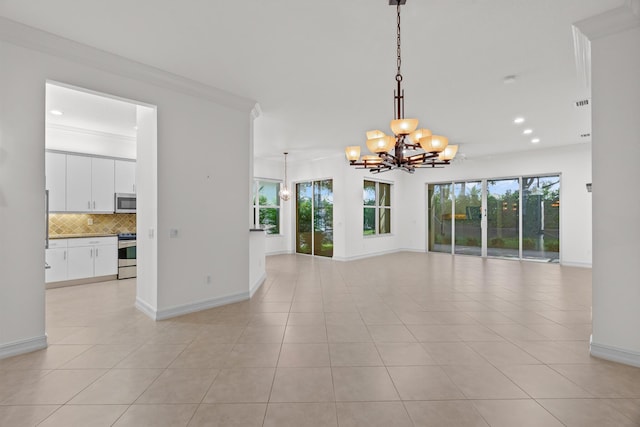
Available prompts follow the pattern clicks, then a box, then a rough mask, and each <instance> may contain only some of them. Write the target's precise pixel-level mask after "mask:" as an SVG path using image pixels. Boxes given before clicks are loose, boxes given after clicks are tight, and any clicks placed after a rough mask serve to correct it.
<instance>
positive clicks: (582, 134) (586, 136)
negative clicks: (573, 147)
mask: <svg viewBox="0 0 640 427" xmlns="http://www.w3.org/2000/svg"><path fill="white" fill-rule="evenodd" d="M590 136H591V134H590V133H581V134H580V138H589V137H590Z"/></svg>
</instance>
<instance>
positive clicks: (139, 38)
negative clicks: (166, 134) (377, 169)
mask: <svg viewBox="0 0 640 427" xmlns="http://www.w3.org/2000/svg"><path fill="white" fill-rule="evenodd" d="M622 3H623V0H456V1H451V0H408V1H407V4H406V6H403V7H402V59H403V61H402V74H403V75H404V81H403V83H404V88H405V98H406V101H405V108H406V116H407V117H415V118H418V119H419V120H420V125H421V127H427V128H430V129H431V130H432V131H434V133H438V134H442V135H446V136H449V138H450V141H451V142H453V143H459V144H460V152H461V153H462V154H463V155H465V156H466V157H467V158H469V157H480V156H483V155H492V154H497V153H502V152H509V151H524V150H531V149H544V148H549V147H554V146H559V145H567V144H576V143H584V142H588V141H589V140H590V139H589V138H581V137H580V134H583V133H589V132H590V113H589V108H586V109H578V108H576V107H575V101H577V100H579V99H584V98H588V97H589V96H590V89H589V88H588V87H587V86H586V84H585V82H584V81H583V80H581V79H580V78H579V77H578V76H579V73H578V72H577V69H576V63H575V59H574V47H573V43H574V42H573V37H572V28H571V24H572V23H574V22H577V21H579V20H582V19H584V18H587V17H590V16H593V15H595V14H598V13H601V12H603V11H606V10H609V9H612V8H614V7H617V6H619V5H621V4H622ZM0 14H1V15H3V16H5V17H7V18H9V19H12V20H15V21H18V22H22V23H24V24H27V25H30V26H33V27H36V28H40V29H43V30H45V31H49V32H51V33H54V34H57V35H60V36H63V37H66V38H69V39H72V40H75V41H78V42H82V43H85V44H88V45H91V46H94V47H97V48H99V49H102V50H105V51H108V52H112V53H115V54H118V55H121V56H124V57H127V58H130V59H133V60H136V61H139V62H142V63H145V64H148V65H151V66H154V67H157V68H160V69H163V70H166V71H169V72H172V73H175V74H179V75H182V76H185V77H188V78H191V79H193V80H197V81H199V82H202V83H205V84H209V85H211V86H215V87H218V88H222V89H225V90H228V91H230V92H232V93H236V94H238V95H241V96H244V97H247V98H251V99H255V100H257V101H258V102H259V104H260V106H261V110H262V115H261V116H260V118H259V119H258V120H257V122H256V130H255V135H256V143H255V155H256V156H260V157H263V158H269V157H274V158H281V154H280V153H282V152H283V151H289V152H291V153H292V156H291V157H292V159H293V160H295V159H302V158H317V157H326V156H332V155H340V154H341V153H343V148H344V146H346V145H358V144H359V145H361V146H362V147H365V144H364V140H365V134H364V132H365V131H366V130H370V129H381V130H383V131H389V129H388V126H389V121H390V120H391V119H392V118H393V117H392V115H393V109H392V108H393V104H392V97H393V89H394V85H395V80H394V75H395V66H396V61H395V55H396V47H395V43H396V35H395V31H396V23H395V19H396V18H395V8H394V7H391V6H388V1H387V0H349V1H344V0H343V1H337V0H322V1H310V0H299V1H293V0H269V1H264V0H235V1H224V2H223V1H208V0H185V1H181V2H176V1H173V0H136V1H134V2H132V1H129V0H110V1H108V2H105V1H102V0H83V1H81V2H78V1H77V0H57V1H55V2H52V1H50V0H0ZM510 75H514V76H516V78H515V81H514V82H512V83H510V84H505V82H504V78H505V77H506V76H510ZM516 116H523V117H525V119H526V122H525V123H524V124H523V125H514V124H513V119H514V118H515V117H516ZM525 127H528V128H531V129H532V130H533V134H532V135H530V136H524V135H522V131H523V129H524V128H525ZM532 137H538V138H540V140H541V142H540V143H539V144H536V145H533V144H532V143H531V142H530V141H531V138H532Z"/></svg>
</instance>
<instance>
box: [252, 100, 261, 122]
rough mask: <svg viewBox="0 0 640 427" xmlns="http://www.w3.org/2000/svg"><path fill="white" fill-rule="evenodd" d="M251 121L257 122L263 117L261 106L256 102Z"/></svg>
mask: <svg viewBox="0 0 640 427" xmlns="http://www.w3.org/2000/svg"><path fill="white" fill-rule="evenodd" d="M250 114H251V119H253V120H255V119H257V118H258V117H260V116H261V115H262V108H261V107H260V104H258V103H257V102H256V104H255V105H254V106H253V108H252V109H251V113H250Z"/></svg>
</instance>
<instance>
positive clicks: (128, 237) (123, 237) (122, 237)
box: [118, 233, 136, 240]
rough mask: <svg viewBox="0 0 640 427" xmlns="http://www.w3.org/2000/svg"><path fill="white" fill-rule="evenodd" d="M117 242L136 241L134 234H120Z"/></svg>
mask: <svg viewBox="0 0 640 427" xmlns="http://www.w3.org/2000/svg"><path fill="white" fill-rule="evenodd" d="M118 240H136V233H120V234H118Z"/></svg>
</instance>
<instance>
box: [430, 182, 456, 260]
mask: <svg viewBox="0 0 640 427" xmlns="http://www.w3.org/2000/svg"><path fill="white" fill-rule="evenodd" d="M428 198H429V245H428V247H429V251H430V252H445V253H451V234H452V231H451V225H452V222H451V208H452V201H451V184H429V187H428Z"/></svg>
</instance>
